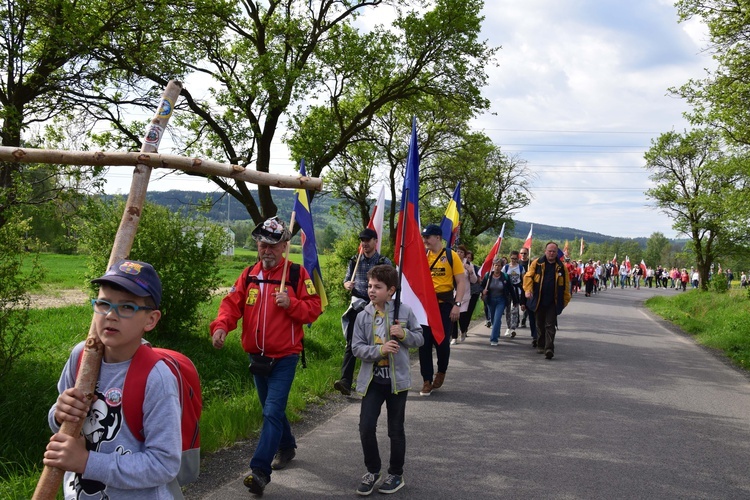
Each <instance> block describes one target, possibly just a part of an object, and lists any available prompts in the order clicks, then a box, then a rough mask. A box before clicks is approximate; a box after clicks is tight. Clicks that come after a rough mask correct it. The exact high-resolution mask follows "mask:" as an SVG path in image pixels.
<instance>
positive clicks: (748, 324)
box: [646, 289, 750, 370]
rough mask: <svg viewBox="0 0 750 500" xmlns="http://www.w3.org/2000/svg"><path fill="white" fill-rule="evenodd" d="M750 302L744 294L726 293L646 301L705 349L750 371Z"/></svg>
mask: <svg viewBox="0 0 750 500" xmlns="http://www.w3.org/2000/svg"><path fill="white" fill-rule="evenodd" d="M749 305H750V299H748V295H747V294H746V293H745V291H743V290H740V289H731V290H729V291H728V292H727V293H712V292H703V291H700V290H691V291H689V292H686V293H680V294H677V295H674V296H671V297H663V296H657V297H652V298H650V299H648V300H647V301H646V306H647V307H648V308H649V309H651V310H652V311H653V312H655V313H656V314H658V315H659V316H661V317H663V318H664V319H666V320H669V321H671V322H672V323H674V324H675V325H677V326H679V327H680V328H682V329H683V330H684V331H685V332H687V333H689V334H690V335H692V336H693V337H694V338H695V340H696V341H697V342H698V343H700V344H702V345H705V346H706V347H710V348H714V349H718V350H720V351H722V352H723V353H724V354H726V356H727V357H728V358H729V359H731V360H732V361H733V362H734V363H735V364H737V365H738V366H740V367H742V368H743V369H745V370H750V308H749V307H748V306H749Z"/></svg>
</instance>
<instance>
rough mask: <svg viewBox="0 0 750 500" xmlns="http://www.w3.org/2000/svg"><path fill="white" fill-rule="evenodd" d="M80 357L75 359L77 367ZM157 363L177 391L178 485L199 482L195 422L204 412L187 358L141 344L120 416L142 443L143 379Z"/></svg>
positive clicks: (130, 370)
mask: <svg viewBox="0 0 750 500" xmlns="http://www.w3.org/2000/svg"><path fill="white" fill-rule="evenodd" d="M82 357H83V356H82V355H81V356H79V357H78V367H79V368H80V365H81V358H82ZM159 360H161V361H164V363H166V365H167V366H168V367H169V369H170V370H172V373H173V374H174V376H175V377H177V391H178V393H179V395H180V408H181V409H182V422H181V425H182V460H181V462H180V472H179V473H178V474H177V482H178V483H179V484H180V486H184V485H186V484H188V483H191V482H193V481H195V480H196V479H198V474H199V472H200V442H201V436H200V427H199V425H198V422H199V420H200V417H201V410H202V409H203V398H202V397H201V383H200V379H199V378H198V371H197V370H196V369H195V365H194V364H193V362H192V361H190V358H188V357H187V356H185V355H184V354H182V353H180V352H177V351H172V350H170V349H162V348H159V347H151V344H148V343H146V344H141V346H140V347H139V348H138V350H137V351H136V352H135V355H134V356H133V359H132V360H131V361H130V367H128V371H127V373H126V374H125V384H124V387H123V389H122V393H123V397H122V413H123V417H124V418H125V422H127V424H128V428H129V429H130V430H131V431H132V433H133V436H134V437H135V438H136V439H137V440H138V441H144V440H145V437H144V436H143V400H144V397H145V394H146V379H147V378H148V375H149V373H151V369H152V368H153V367H154V365H156V363H157V362H158V361H159Z"/></svg>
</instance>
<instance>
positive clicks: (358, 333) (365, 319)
mask: <svg viewBox="0 0 750 500" xmlns="http://www.w3.org/2000/svg"><path fill="white" fill-rule="evenodd" d="M393 307H394V303H393V301H392V300H390V301H388V302H387V303H386V313H387V318H386V319H387V320H388V321H387V323H388V324H387V326H386V328H390V324H391V323H393ZM374 317H375V306H373V305H372V302H370V303H368V304H367V305H366V306H365V308H364V310H363V311H362V312H361V313H359V315H358V316H357V320H356V321H355V323H354V333H353V334H352V353H353V354H354V356H356V357H358V358H359V359H361V360H362V367H361V368H360V369H359V375H358V376H357V392H358V393H359V394H362V395H364V394H365V393H366V392H367V388H368V387H369V385H370V383H371V382H372V375H373V371H374V366H375V364H376V363H377V362H378V361H380V360H382V359H383V356H382V355H381V354H380V345H382V343H385V342H387V341H388V340H390V337H389V336H387V338H385V339H381V342H380V343H378V344H376V342H375V330H373V319H374ZM398 318H399V323H400V324H401V326H402V327H403V329H404V331H405V332H406V336H405V337H404V339H403V340H400V341H399V342H400V343H401V349H399V350H398V352H397V353H396V354H389V355H388V357H389V360H388V361H389V363H388V365H389V368H390V379H391V384H392V385H391V390H392V392H394V393H397V392H401V391H406V390H409V389H410V388H411V372H410V367H411V362H410V361H409V349H410V348H412V347H419V346H421V345H422V344H424V337H423V336H422V326H421V325H420V324H419V322H418V321H417V318H416V316H414V312H412V310H411V308H410V307H409V306H407V305H406V304H401V306H400V307H399V311H398Z"/></svg>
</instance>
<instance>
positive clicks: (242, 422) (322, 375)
mask: <svg viewBox="0 0 750 500" xmlns="http://www.w3.org/2000/svg"><path fill="white" fill-rule="evenodd" d="M238 253H239V255H236V256H235V258H234V259H227V260H226V261H224V262H222V264H221V268H222V272H223V273H225V275H226V276H227V285H226V286H230V285H231V284H232V283H233V282H234V280H235V279H236V277H237V276H238V275H239V273H240V272H241V270H242V269H244V267H245V266H247V265H249V264H251V263H252V262H254V260H255V252H247V253H244V252H238ZM55 257H57V259H59V261H58V260H57V259H56V258H55ZM290 257H291V259H292V260H293V261H296V262H300V261H301V257H302V256H301V255H300V254H291V255H290ZM76 261H77V262H76ZM43 265H44V266H45V267H47V268H48V269H68V272H72V270H73V269H78V268H81V269H83V268H84V267H85V257H80V256H73V257H69V256H51V255H49V256H45V257H44V260H43ZM60 274H61V275H62V274H64V273H60ZM48 276H49V275H48ZM74 281H75V280H73V279H71V278H68V279H66V280H63V279H57V280H56V281H55V282H54V283H53V284H50V285H45V286H49V287H51V288H53V289H54V288H55V287H60V288H75V287H76V286H78V287H81V285H80V284H79V285H72V283H73V282H74ZM82 281H83V280H82V279H81V282H82ZM46 289H49V288H46ZM220 300H221V297H215V298H214V299H212V301H211V302H210V303H208V304H205V305H203V306H202V307H201V311H200V313H201V314H200V316H201V317H202V318H204V319H202V320H201V322H200V323H199V324H197V325H196V327H195V330H194V331H193V332H190V333H185V334H183V335H182V336H180V337H179V338H176V339H170V340H169V341H159V342H155V344H156V345H158V346H160V347H168V348H171V349H176V350H179V351H181V352H183V353H185V354H186V355H187V356H189V357H190V358H191V359H192V360H193V362H194V363H195V365H196V367H197V368H198V372H199V374H200V377H201V384H202V393H203V397H204V409H203V415H202V417H201V447H202V452H203V453H204V454H207V453H210V452H212V451H216V450H218V449H220V448H223V447H226V446H229V445H231V444H233V443H235V442H236V441H238V440H241V439H245V438H248V437H251V436H253V435H255V434H257V432H258V431H259V430H260V424H261V421H262V414H261V411H260V405H259V403H258V398H257V394H256V392H255V390H254V388H253V386H252V383H251V379H250V374H249V371H248V358H247V354H246V353H245V352H244V351H243V350H242V346H241V345H240V330H239V328H238V329H237V330H236V331H234V332H232V333H231V334H230V336H229V338H228V341H227V343H226V345H225V347H224V348H223V349H221V350H216V349H214V348H213V347H212V346H211V341H210V337H209V336H208V325H209V323H210V321H211V320H213V318H214V317H215V315H216V312H217V310H218V307H219V302H220ZM343 312H344V308H343V306H338V307H337V306H335V305H334V306H331V305H329V307H328V309H327V310H326V312H325V313H324V314H323V315H322V316H321V317H320V318H319V319H318V320H317V321H316V322H315V323H313V325H312V326H311V327H305V350H306V355H307V363H308V367H307V368H305V369H303V368H302V367H299V368H298V370H297V376H296V378H295V382H294V385H293V386H292V392H291V394H290V398H289V404H288V410H287V414H288V415H289V418H290V419H291V420H292V421H296V420H298V419H299V418H301V416H302V414H303V411H304V409H305V408H306V407H307V405H310V404H322V403H323V402H324V400H325V396H326V394H328V393H331V392H332V391H333V389H332V387H333V380H334V379H335V378H336V377H337V376H338V373H339V370H340V367H341V357H342V355H343V351H344V339H343V336H342V334H341V315H342V314H343ZM30 314H31V316H30V320H29V322H30V325H31V328H30V334H31V336H32V343H33V345H34V346H35V350H34V351H33V352H32V353H30V354H28V355H27V356H25V357H24V358H22V359H21V360H20V361H19V362H18V363H17V365H16V366H14V368H13V370H12V371H11V372H10V373H9V374H8V376H6V377H4V378H3V379H2V380H0V428H2V429H3V432H2V433H0V457H2V458H0V498H19V499H20V498H30V497H31V495H32V493H33V491H34V488H35V486H36V482H37V480H38V477H39V474H40V473H41V459H42V455H43V453H44V448H45V446H46V443H47V441H48V440H49V437H50V435H51V433H50V430H49V427H48V425H47V412H48V410H49V407H50V406H51V405H52V404H53V403H54V401H55V399H56V398H57V388H56V385H57V380H58V378H59V376H60V372H61V371H62V368H63V366H64V364H65V362H66V360H67V358H68V354H69V353H70V349H71V348H72V347H73V346H74V345H75V344H76V343H77V342H80V341H81V340H83V339H85V337H86V334H87V333H88V330H89V326H90V323H91V310H90V308H89V307H88V306H71V307H64V308H56V309H41V310H31V311H30ZM19 416H20V418H19Z"/></svg>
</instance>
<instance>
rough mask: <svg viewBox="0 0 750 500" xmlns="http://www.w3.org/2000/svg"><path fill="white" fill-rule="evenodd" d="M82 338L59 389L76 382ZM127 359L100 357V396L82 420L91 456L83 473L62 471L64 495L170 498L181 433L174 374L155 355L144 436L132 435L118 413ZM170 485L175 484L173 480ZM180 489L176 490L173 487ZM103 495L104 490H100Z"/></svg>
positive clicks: (51, 421)
mask: <svg viewBox="0 0 750 500" xmlns="http://www.w3.org/2000/svg"><path fill="white" fill-rule="evenodd" d="M83 344H84V343H83V342H81V343H80V344H78V345H76V346H75V347H74V348H73V352H72V353H71V355H70V357H69V358H68V362H67V363H66V364H65V368H63V372H62V374H61V375H60V380H59V382H58V383H57V389H58V391H59V392H60V393H61V394H62V392H63V391H65V390H66V389H67V388H69V387H73V386H74V385H75V377H76V370H77V365H78V359H79V357H80V355H81V351H82V350H83ZM129 366H130V360H128V361H124V362H122V363H105V362H104V361H102V367H101V371H100V373H99V380H98V381H97V386H96V390H95V392H96V395H97V397H98V399H97V400H96V401H94V403H93V404H92V405H91V408H90V409H89V413H88V416H87V417H86V421H85V422H84V424H83V434H84V436H85V437H86V448H87V449H88V450H89V458H88V461H87V462H86V470H85V471H84V473H83V475H80V474H75V473H72V472H66V473H65V479H64V482H63V491H64V493H65V499H66V500H68V499H84V498H97V499H100V498H109V499H110V500H116V499H118V498H127V499H132V498H138V499H139V500H140V499H159V500H161V499H172V498H175V495H174V494H173V493H172V492H171V491H170V486H169V483H172V482H175V484H176V481H175V478H176V476H177V472H178V471H179V469H180V460H181V455H182V437H181V434H180V428H181V416H182V412H181V410H180V400H179V396H178V392H177V380H176V379H175V376H174V375H173V374H172V371H171V370H170V369H169V368H168V367H167V365H166V364H164V362H163V361H159V362H158V363H157V364H156V365H155V366H154V368H153V369H152V370H151V373H150V374H149V376H148V380H147V382H146V394H145V396H144V400H143V432H144V435H145V441H143V442H141V441H138V440H137V439H135V437H133V434H132V433H131V431H130V429H129V428H128V425H127V423H126V422H125V419H124V416H123V413H122V411H121V410H122V405H121V402H122V396H123V390H122V389H123V386H124V383H125V373H126V372H127V370H128V367H129ZM56 406H57V403H55V404H54V405H52V408H50V411H49V414H48V420H49V426H50V428H51V429H52V431H53V432H58V431H59V430H60V426H59V425H57V422H55V407H56ZM172 487H174V484H173V485H172ZM177 492H178V493H177V494H178V495H179V490H177ZM104 495H106V496H104Z"/></svg>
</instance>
